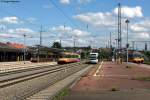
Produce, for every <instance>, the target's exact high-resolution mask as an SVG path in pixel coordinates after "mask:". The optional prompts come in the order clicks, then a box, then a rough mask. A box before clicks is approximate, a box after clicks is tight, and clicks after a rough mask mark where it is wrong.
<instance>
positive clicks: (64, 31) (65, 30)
mask: <svg viewBox="0 0 150 100" xmlns="http://www.w3.org/2000/svg"><path fill="white" fill-rule="evenodd" d="M50 30H51V31H53V32H56V33H59V34H60V35H63V36H65V35H66V36H70V37H72V36H73V37H85V36H88V35H89V34H90V33H88V32H86V31H82V30H79V29H73V28H72V27H70V26H65V27H64V26H62V25H61V26H58V27H52V28H51V29H50Z"/></svg>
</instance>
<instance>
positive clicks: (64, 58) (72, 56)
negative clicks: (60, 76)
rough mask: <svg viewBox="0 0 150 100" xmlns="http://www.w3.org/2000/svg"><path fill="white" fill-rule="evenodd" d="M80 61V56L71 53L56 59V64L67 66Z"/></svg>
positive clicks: (65, 53)
mask: <svg viewBox="0 0 150 100" xmlns="http://www.w3.org/2000/svg"><path fill="white" fill-rule="evenodd" d="M79 61H80V55H79V54H77V53H72V52H64V53H63V55H62V57H61V58H59V59H58V64H67V63H74V62H79Z"/></svg>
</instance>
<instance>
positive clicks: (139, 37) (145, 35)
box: [135, 32, 150, 40]
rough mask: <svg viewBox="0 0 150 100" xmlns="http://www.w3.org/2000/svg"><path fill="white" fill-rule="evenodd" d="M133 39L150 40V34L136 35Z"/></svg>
mask: <svg viewBox="0 0 150 100" xmlns="http://www.w3.org/2000/svg"><path fill="white" fill-rule="evenodd" d="M135 38H136V39H144V40H145V39H149V38H150V34H149V33H144V32H143V33H137V34H136V35H135Z"/></svg>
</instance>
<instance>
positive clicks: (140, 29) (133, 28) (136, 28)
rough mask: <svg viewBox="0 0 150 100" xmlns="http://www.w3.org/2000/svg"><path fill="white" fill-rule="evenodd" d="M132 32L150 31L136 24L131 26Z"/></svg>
mask: <svg viewBox="0 0 150 100" xmlns="http://www.w3.org/2000/svg"><path fill="white" fill-rule="evenodd" d="M131 30H132V31H134V32H143V31H147V30H148V29H147V28H145V27H143V26H141V25H138V24H134V25H132V26H131Z"/></svg>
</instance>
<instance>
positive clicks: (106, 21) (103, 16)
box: [73, 12, 116, 26]
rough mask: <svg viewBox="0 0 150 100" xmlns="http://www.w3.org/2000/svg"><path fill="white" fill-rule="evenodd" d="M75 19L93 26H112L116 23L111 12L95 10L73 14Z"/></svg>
mask: <svg viewBox="0 0 150 100" xmlns="http://www.w3.org/2000/svg"><path fill="white" fill-rule="evenodd" d="M73 17H74V18H75V19H77V20H79V21H81V22H84V23H86V24H87V23H88V24H91V25H93V26H113V25H114V24H115V23H116V20H115V18H114V17H113V16H112V14H111V13H109V12H106V13H102V12H97V13H92V12H90V13H85V14H79V15H76V16H73Z"/></svg>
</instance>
